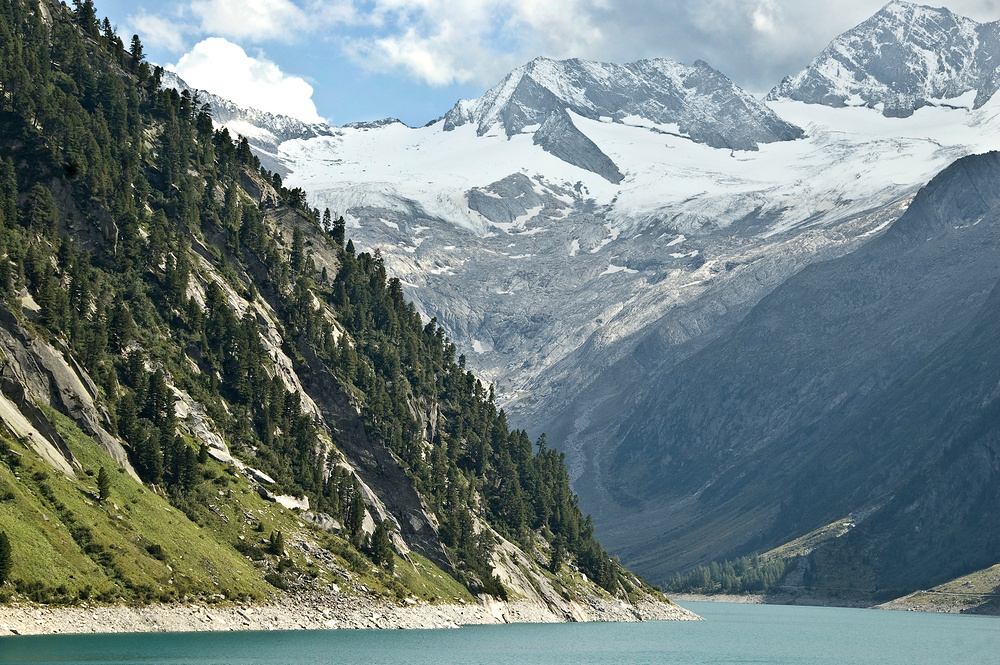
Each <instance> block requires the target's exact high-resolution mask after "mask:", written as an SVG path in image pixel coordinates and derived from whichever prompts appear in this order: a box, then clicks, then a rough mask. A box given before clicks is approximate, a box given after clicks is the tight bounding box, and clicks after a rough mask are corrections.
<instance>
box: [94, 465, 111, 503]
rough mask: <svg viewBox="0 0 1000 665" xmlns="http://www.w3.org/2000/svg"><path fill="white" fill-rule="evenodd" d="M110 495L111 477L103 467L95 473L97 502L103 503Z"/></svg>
mask: <svg viewBox="0 0 1000 665" xmlns="http://www.w3.org/2000/svg"><path fill="white" fill-rule="evenodd" d="M110 494H111V477H110V476H109V475H108V470H107V469H105V468H104V467H103V466H102V467H101V469H100V471H98V472H97V500H98V501H100V502H101V503H104V502H105V501H107V500H108V496H110Z"/></svg>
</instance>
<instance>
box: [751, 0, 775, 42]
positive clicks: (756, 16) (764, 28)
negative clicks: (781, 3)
mask: <svg viewBox="0 0 1000 665" xmlns="http://www.w3.org/2000/svg"><path fill="white" fill-rule="evenodd" d="M776 11H777V7H776V6H775V4H774V0H762V1H761V2H760V3H759V4H758V5H757V6H756V7H755V8H754V10H753V14H752V16H751V20H752V21H753V29H754V30H756V31H757V32H763V33H766V34H773V33H774V32H775V12H776Z"/></svg>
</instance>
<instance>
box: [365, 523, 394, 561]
mask: <svg viewBox="0 0 1000 665" xmlns="http://www.w3.org/2000/svg"><path fill="white" fill-rule="evenodd" d="M371 549H372V563H374V564H375V565H376V566H381V567H383V568H385V569H387V570H388V571H389V572H390V573H391V572H392V571H393V569H394V567H395V560H394V558H393V555H392V553H393V550H392V540H390V538H389V530H388V529H387V528H386V525H385V522H379V524H378V526H376V527H375V532H374V533H373V534H372V548H371Z"/></svg>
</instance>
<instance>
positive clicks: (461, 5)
mask: <svg viewBox="0 0 1000 665" xmlns="http://www.w3.org/2000/svg"><path fill="white" fill-rule="evenodd" d="M604 4H605V2H604V0H549V1H548V2H538V1H537V0H374V4H373V5H372V7H371V10H370V11H369V13H367V14H366V15H365V16H364V17H361V18H356V22H365V23H367V24H368V25H369V26H370V27H371V29H372V32H370V33H368V34H364V35H361V36H357V37H355V38H353V39H351V40H349V41H348V51H349V53H351V55H352V56H353V57H354V58H355V60H356V61H358V62H360V63H361V64H362V65H364V66H365V67H368V68H370V69H375V70H380V71H386V70H391V69H403V70H405V71H407V72H409V73H410V74H411V75H412V76H414V77H415V78H417V79H419V80H421V81H424V82H426V83H429V84H431V85H448V84H451V83H465V82H469V81H477V82H480V83H487V84H488V83H493V82H495V80H496V78H497V77H498V76H502V75H503V74H505V73H506V72H507V71H509V70H510V69H511V68H512V67H513V66H516V65H519V64H522V63H523V62H524V61H526V60H529V59H531V58H533V57H535V56H537V55H546V56H549V57H556V58H558V57H575V56H580V55H584V56H586V54H588V53H591V52H593V51H594V49H595V46H597V45H599V44H600V43H601V42H602V41H603V40H604V35H603V33H602V31H601V30H600V28H599V27H597V25H596V24H595V22H594V21H593V20H592V13H591V10H592V9H594V8H597V7H603V6H604Z"/></svg>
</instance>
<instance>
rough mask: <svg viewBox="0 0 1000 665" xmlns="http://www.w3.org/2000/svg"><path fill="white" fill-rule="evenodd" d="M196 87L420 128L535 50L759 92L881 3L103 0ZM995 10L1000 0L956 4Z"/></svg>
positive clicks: (288, 109)
mask: <svg viewBox="0 0 1000 665" xmlns="http://www.w3.org/2000/svg"><path fill="white" fill-rule="evenodd" d="M95 4H96V8H97V13H98V16H100V17H102V18H103V17H104V16H107V17H108V18H109V19H110V20H111V23H112V24H113V25H116V26H117V27H118V31H119V33H120V34H121V35H122V36H123V37H124V38H125V41H126V44H127V43H128V40H129V39H130V38H131V35H132V34H133V33H137V34H138V35H139V36H140V38H141V39H142V42H143V45H144V47H145V50H146V56H147V59H149V60H150V61H152V62H155V63H158V64H161V65H164V66H166V67H168V68H170V69H175V70H176V71H178V73H179V74H181V76H182V77H183V78H185V79H186V80H187V81H188V83H189V84H191V85H193V86H195V87H199V88H204V89H207V90H209V91H211V92H214V93H216V94H220V95H222V96H226V97H229V98H231V99H234V100H235V101H237V102H240V103H244V104H247V105H253V106H257V107H259V108H265V109H266V110H270V111H274V112H280V113H285V114H287V115H293V116H296V117H301V118H303V119H309V120H319V119H323V120H325V121H327V122H330V123H332V124H337V125H341V124H344V123H347V122H352V121H358V120H376V119H380V118H385V117H396V118H399V119H400V120H402V121H403V122H406V123H407V124H409V125H414V126H419V125H423V124H426V123H427V122H429V121H431V120H434V119H436V118H438V117H440V116H441V115H443V114H444V113H445V112H447V111H448V109H450V108H451V107H452V106H453V105H454V103H455V102H456V101H457V100H459V99H462V98H473V97H477V96H479V95H480V94H482V93H483V92H484V91H485V90H486V89H488V88H489V87H491V86H492V85H494V84H495V83H496V82H498V81H499V80H500V79H501V78H503V76H504V75H505V74H506V73H507V72H509V71H510V70H511V69H513V68H514V67H516V66H518V65H520V64H523V63H524V62H527V61H528V60H531V59H532V58H534V57H536V56H539V55H541V56H546V57H551V58H572V57H578V58H584V59H593V60H607V61H615V62H629V61H633V60H638V59H641V58H657V57H662V58H671V59H674V60H678V61H680V62H683V63H686V64H691V63H692V62H694V61H695V60H697V59H702V60H705V61H706V62H708V63H709V64H710V65H712V66H713V67H715V68H716V69H718V70H720V71H722V72H723V73H724V74H726V75H727V76H729V77H730V78H731V79H733V80H734V81H735V82H736V83H737V84H739V85H742V86H743V87H745V88H746V89H748V90H750V91H751V92H757V93H764V92H766V91H767V90H768V89H769V88H770V87H771V86H773V85H775V84H776V83H777V82H778V81H780V80H781V78H782V77H784V76H785V75H787V74H793V73H795V72H796V71H798V70H799V69H801V68H802V67H804V66H805V65H806V64H807V63H808V62H809V61H810V60H811V59H812V57H813V56H815V55H816V54H818V53H819V51H820V50H822V48H823V47H824V46H825V45H826V44H827V43H828V42H829V41H830V40H831V39H833V38H834V37H836V36H837V35H838V34H840V33H841V32H843V31H845V30H847V29H849V28H851V27H853V26H854V25H856V24H858V23H860V22H861V21H863V20H865V19H866V18H868V17H869V16H870V15H872V14H874V13H875V12H877V11H878V10H879V8H880V7H881V6H882V5H883V4H884V1H883V0H840V1H839V2H829V1H828V0H822V1H813V0H660V1H659V2H649V1H647V0H508V1H499V0H174V1H173V2H164V1H162V0H95ZM948 7H949V8H950V9H952V11H954V12H956V13H958V14H963V15H965V16H969V17H971V18H973V19H976V20H978V21H993V20H997V19H1000V0H952V1H951V2H950V3H949V4H948Z"/></svg>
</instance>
